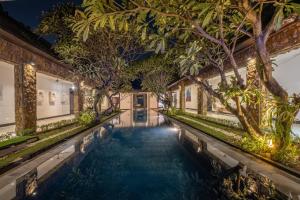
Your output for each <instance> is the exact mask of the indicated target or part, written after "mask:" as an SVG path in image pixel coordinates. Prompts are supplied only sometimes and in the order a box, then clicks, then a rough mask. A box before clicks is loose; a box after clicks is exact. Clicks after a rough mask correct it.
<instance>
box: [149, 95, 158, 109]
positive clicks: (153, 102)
mask: <svg viewBox="0 0 300 200" xmlns="http://www.w3.org/2000/svg"><path fill="white" fill-rule="evenodd" d="M147 98H148V99H149V104H148V108H150V109H157V107H158V105H157V104H158V99H157V96H156V95H155V94H153V93H150V92H148V93H147Z"/></svg>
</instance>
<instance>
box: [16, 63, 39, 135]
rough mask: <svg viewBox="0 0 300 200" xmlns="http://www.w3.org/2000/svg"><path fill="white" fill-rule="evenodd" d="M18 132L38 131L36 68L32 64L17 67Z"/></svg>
mask: <svg viewBox="0 0 300 200" xmlns="http://www.w3.org/2000/svg"><path fill="white" fill-rule="evenodd" d="M15 101H16V102H15V103H16V104H15V105H16V108H15V109H16V132H17V133H19V134H22V133H23V134H24V133H31V132H34V131H35V129H36V120H37V113H36V112H37V111H36V110H37V108H36V106H37V96H36V68H35V66H33V65H30V64H23V65H17V66H16V67H15Z"/></svg>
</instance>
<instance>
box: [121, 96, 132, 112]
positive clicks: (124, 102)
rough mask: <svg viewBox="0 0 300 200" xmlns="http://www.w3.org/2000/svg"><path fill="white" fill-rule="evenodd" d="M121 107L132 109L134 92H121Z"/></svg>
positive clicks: (122, 108)
mask: <svg viewBox="0 0 300 200" xmlns="http://www.w3.org/2000/svg"><path fill="white" fill-rule="evenodd" d="M120 109H121V110H129V109H132V93H121V94H120Z"/></svg>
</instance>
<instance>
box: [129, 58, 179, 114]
mask: <svg viewBox="0 0 300 200" xmlns="http://www.w3.org/2000/svg"><path fill="white" fill-rule="evenodd" d="M132 70H133V74H136V77H137V78H138V79H140V80H141V81H142V83H141V85H142V89H143V90H145V91H149V92H153V93H154V94H155V95H156V96H157V98H158V100H159V101H160V102H162V103H163V104H164V105H165V107H166V108H167V109H168V108H169V107H170V105H171V96H170V94H169V93H168V85H169V84H170V83H171V82H172V81H175V80H176V78H177V76H178V70H177V67H176V65H174V64H173V63H172V62H171V61H169V60H168V59H167V58H165V57H162V56H152V57H150V58H148V59H144V60H142V61H139V62H136V63H135V64H134V65H133V68H132Z"/></svg>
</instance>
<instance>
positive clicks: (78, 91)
mask: <svg viewBox="0 0 300 200" xmlns="http://www.w3.org/2000/svg"><path fill="white" fill-rule="evenodd" d="M83 85H84V83H83V82H81V83H79V82H77V83H76V85H75V91H74V114H75V115H79V113H80V112H81V111H82V110H83V101H84V91H83Z"/></svg>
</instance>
